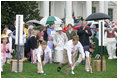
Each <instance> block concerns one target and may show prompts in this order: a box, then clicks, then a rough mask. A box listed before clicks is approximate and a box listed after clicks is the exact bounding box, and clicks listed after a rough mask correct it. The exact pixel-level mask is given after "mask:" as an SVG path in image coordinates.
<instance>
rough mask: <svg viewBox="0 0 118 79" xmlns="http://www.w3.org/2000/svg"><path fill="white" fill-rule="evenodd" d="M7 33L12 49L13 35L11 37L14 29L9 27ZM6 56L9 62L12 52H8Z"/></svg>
mask: <svg viewBox="0 0 118 79" xmlns="http://www.w3.org/2000/svg"><path fill="white" fill-rule="evenodd" d="M6 35H7V36H8V40H9V44H10V49H12V37H11V35H12V31H11V30H9V29H8V30H7V32H6ZM6 58H7V63H9V60H10V58H12V55H11V53H9V52H7V53H6ZM9 64H10V63H9Z"/></svg>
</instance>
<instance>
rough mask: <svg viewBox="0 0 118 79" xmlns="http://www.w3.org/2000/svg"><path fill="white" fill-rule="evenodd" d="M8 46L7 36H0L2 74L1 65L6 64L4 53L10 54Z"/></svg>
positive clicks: (10, 50)
mask: <svg viewBox="0 0 118 79" xmlns="http://www.w3.org/2000/svg"><path fill="white" fill-rule="evenodd" d="M12 52H13V50H12V49H10V44H9V43H8V36H7V35H5V34H2V35H1V71H2V72H3V65H4V64H5V62H6V53H12Z"/></svg>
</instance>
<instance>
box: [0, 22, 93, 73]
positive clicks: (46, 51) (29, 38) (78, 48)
mask: <svg viewBox="0 0 118 79" xmlns="http://www.w3.org/2000/svg"><path fill="white" fill-rule="evenodd" d="M14 26H16V22H14ZM90 36H92V31H91V29H90V28H88V27H86V22H85V21H83V22H82V24H81V27H79V28H78V29H77V30H73V28H72V24H68V25H67V27H63V24H61V25H60V26H59V27H58V28H57V29H55V24H54V23H50V24H49V26H47V27H43V28H42V30H41V31H39V30H35V29H34V27H33V26H32V25H29V26H28V29H27V28H26V27H25V22H23V35H22V37H23V40H22V43H21V44H20V55H19V56H18V43H16V42H15V40H16V30H14V31H13V32H12V31H11V30H10V29H9V28H8V27H5V28H4V30H3V32H2V35H1V56H2V58H1V62H2V64H1V71H3V65H4V64H5V62H6V58H8V59H9V58H12V53H13V52H14V51H15V50H16V55H15V59H17V58H18V57H19V59H23V58H24V57H27V58H28V59H29V61H31V63H32V64H36V63H37V73H38V74H41V73H44V71H43V66H44V65H45V64H46V63H48V62H49V63H53V62H57V63H59V66H58V67H57V71H58V72H60V70H61V69H62V67H63V66H65V65H66V64H69V67H68V68H66V70H65V71H64V73H65V74H68V73H69V71H70V70H71V71H72V74H74V68H75V67H76V66H77V65H78V64H79V63H80V62H81V61H82V60H85V58H86V64H85V70H86V71H87V72H90V70H91V54H92V53H93V52H94V49H95V44H94V43H90V40H89V38H90ZM77 57H78V60H77V61H76V58H77Z"/></svg>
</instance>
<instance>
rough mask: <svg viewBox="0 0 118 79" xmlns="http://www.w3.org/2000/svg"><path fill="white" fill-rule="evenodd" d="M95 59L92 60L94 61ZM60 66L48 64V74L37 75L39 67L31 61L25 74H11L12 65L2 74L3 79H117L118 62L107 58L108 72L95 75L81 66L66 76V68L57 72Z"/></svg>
mask: <svg viewBox="0 0 118 79" xmlns="http://www.w3.org/2000/svg"><path fill="white" fill-rule="evenodd" d="M93 59H94V58H92V60H93ZM57 67H58V64H56V63H55V64H54V63H53V64H46V65H45V66H44V72H45V73H46V74H47V75H46V76H44V75H43V74H40V75H39V74H37V65H36V64H31V63H30V62H29V61H25V62H24V64H23V72H19V73H15V72H10V64H5V66H4V72H2V74H1V77H2V78H117V60H108V59H107V58H106V72H94V73H93V74H91V73H89V72H86V71H85V66H84V65H81V64H80V65H79V66H77V67H76V68H75V70H74V71H75V74H74V75H72V74H71V73H69V75H65V74H64V72H63V71H64V69H65V68H66V67H64V68H62V70H61V72H57Z"/></svg>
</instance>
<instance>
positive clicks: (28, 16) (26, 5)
mask: <svg viewBox="0 0 118 79" xmlns="http://www.w3.org/2000/svg"><path fill="white" fill-rule="evenodd" d="M16 14H22V15H24V21H25V22H26V21H28V20H32V19H37V20H40V19H41V18H42V17H41V16H39V10H38V3H37V2H36V1H1V25H2V29H3V28H4V26H5V25H9V26H10V25H13V23H14V21H15V17H16Z"/></svg>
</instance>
